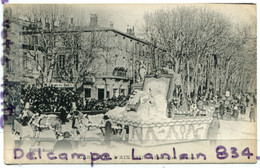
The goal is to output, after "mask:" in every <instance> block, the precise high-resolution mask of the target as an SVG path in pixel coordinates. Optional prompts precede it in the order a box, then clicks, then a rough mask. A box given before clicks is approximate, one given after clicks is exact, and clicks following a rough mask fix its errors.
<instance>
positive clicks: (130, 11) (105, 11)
mask: <svg viewBox="0 0 260 168" xmlns="http://www.w3.org/2000/svg"><path fill="white" fill-rule="evenodd" d="M177 6H180V5H165V4H164V5H158V4H156V5H102V6H101V5H88V6H84V5H82V6H75V8H77V9H78V8H80V10H82V11H84V13H86V15H88V16H89V15H90V13H97V14H98V15H99V16H100V19H99V22H102V18H103V19H104V20H109V21H112V22H113V24H114V28H116V29H119V30H121V31H126V28H127V25H129V26H130V27H132V26H135V30H136V32H140V31H141V25H142V24H143V16H144V13H145V12H153V11H155V10H157V9H162V8H163V9H171V8H175V7H177ZM182 6H183V4H182ZM186 6H188V5H187V4H186ZM192 6H199V5H196V4H192ZM200 6H204V7H206V8H210V9H212V10H216V11H218V12H221V13H223V14H224V15H226V16H227V17H229V18H230V19H231V20H233V21H234V22H246V23H250V21H252V18H255V19H256V7H255V5H242V4H236V5H229V4H225V5H223V4H214V5H213V4H211V5H206V4H204V5H203V4H200ZM80 13H81V12H80ZM254 16H255V17H254ZM87 21H88V22H89V19H87ZM106 24H108V23H106Z"/></svg>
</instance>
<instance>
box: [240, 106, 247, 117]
mask: <svg viewBox="0 0 260 168" xmlns="http://www.w3.org/2000/svg"><path fill="white" fill-rule="evenodd" d="M240 113H241V120H242V121H244V120H245V115H246V108H245V105H244V104H243V103H241V104H240Z"/></svg>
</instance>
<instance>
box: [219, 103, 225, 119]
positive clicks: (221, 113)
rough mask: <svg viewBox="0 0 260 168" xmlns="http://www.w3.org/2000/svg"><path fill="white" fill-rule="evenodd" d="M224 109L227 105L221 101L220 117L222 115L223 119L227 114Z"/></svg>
mask: <svg viewBox="0 0 260 168" xmlns="http://www.w3.org/2000/svg"><path fill="white" fill-rule="evenodd" d="M224 110H225V106H224V104H223V102H220V106H219V114H220V117H221V119H222V120H223V116H224V114H225V112H224Z"/></svg>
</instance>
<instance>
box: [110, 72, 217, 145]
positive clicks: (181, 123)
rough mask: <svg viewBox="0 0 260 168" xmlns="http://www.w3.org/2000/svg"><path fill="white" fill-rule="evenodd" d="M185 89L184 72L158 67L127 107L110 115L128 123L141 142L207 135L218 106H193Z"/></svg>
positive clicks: (134, 139)
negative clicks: (182, 77)
mask: <svg viewBox="0 0 260 168" xmlns="http://www.w3.org/2000/svg"><path fill="white" fill-rule="evenodd" d="M176 88H178V90H176ZM176 92H178V93H177V94H176ZM183 92H184V91H183V84H182V81H181V76H180V75H177V74H174V73H171V72H169V71H166V72H165V70H164V71H163V70H161V71H157V72H155V73H154V74H152V75H146V76H145V79H144V82H143V84H142V87H141V89H140V90H135V91H134V92H133V94H132V95H131V97H130V100H129V102H128V104H127V105H126V106H125V107H117V108H115V109H113V110H110V111H109V112H107V116H108V117H109V119H110V121H111V122H112V123H114V124H120V125H122V127H123V128H124V127H125V126H127V128H129V138H128V142H129V143H134V144H137V145H138V144H140V145H152V144H162V143H163V144H164V143H167V142H169V143H172V142H184V141H194V140H203V139H207V133H208V128H209V125H210V124H211V122H212V120H213V117H212V114H213V112H214V109H213V108H207V109H205V110H204V112H202V111H201V110H199V109H198V108H197V107H193V108H190V110H189V109H188V106H187V103H186V102H187V101H186V100H185V98H184V96H183ZM175 99H179V101H178V102H179V104H176V102H177V101H175Z"/></svg>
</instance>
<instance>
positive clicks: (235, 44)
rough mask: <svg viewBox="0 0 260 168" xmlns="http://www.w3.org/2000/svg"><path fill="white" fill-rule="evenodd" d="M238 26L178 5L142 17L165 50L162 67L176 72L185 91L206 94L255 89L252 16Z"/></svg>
mask: <svg viewBox="0 0 260 168" xmlns="http://www.w3.org/2000/svg"><path fill="white" fill-rule="evenodd" d="M252 20H253V21H254V23H253V24H245V23H243V24H237V23H235V22H233V21H232V20H229V19H228V18H227V17H226V16H224V15H223V14H221V13H218V12H216V11H212V10H209V9H206V8H195V7H177V8H174V9H172V10H158V11H156V12H152V13H146V14H145V16H144V21H145V24H144V25H145V26H144V30H145V32H146V37H147V38H148V40H149V41H151V42H152V44H153V45H155V46H158V48H160V49H161V50H163V51H164V52H165V53H166V54H165V55H164V58H163V62H162V65H159V66H165V65H166V64H170V67H171V68H172V69H173V70H174V71H175V72H176V73H180V74H181V75H182V77H183V79H184V85H185V88H186V91H187V94H188V95H189V96H190V95H191V94H193V95H198V92H203V91H202V90H204V94H205V95H206V96H205V98H206V97H208V96H209V94H211V93H216V94H219V95H222V94H223V93H225V91H231V92H233V93H238V92H243V93H245V92H248V91H255V88H256V18H252Z"/></svg>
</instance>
